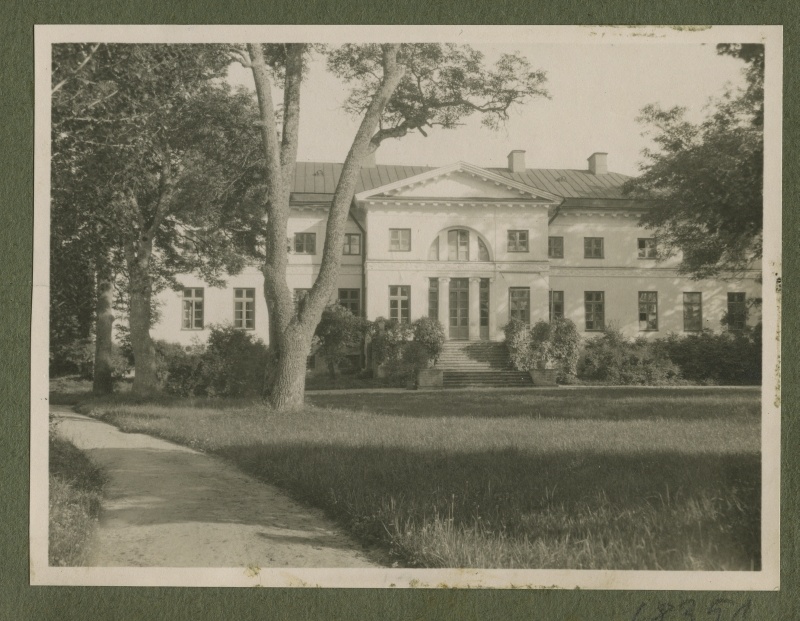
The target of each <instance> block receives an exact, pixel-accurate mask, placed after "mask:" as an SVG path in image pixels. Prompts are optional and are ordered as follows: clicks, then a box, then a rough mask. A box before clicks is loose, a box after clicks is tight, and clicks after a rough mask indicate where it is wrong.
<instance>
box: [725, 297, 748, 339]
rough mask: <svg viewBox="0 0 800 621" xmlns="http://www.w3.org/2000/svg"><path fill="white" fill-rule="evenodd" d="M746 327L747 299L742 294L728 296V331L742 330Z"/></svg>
mask: <svg viewBox="0 0 800 621" xmlns="http://www.w3.org/2000/svg"><path fill="white" fill-rule="evenodd" d="M746 325H747V298H746V296H745V294H744V293H729V294H728V329H729V330H744V327H745V326H746Z"/></svg>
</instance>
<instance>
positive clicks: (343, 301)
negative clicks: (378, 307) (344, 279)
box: [336, 287, 361, 317]
mask: <svg viewBox="0 0 800 621" xmlns="http://www.w3.org/2000/svg"><path fill="white" fill-rule="evenodd" d="M342 292H347V297H346V298H345V297H342ZM353 292H355V293H356V294H357V295H356V296H355V298H353V296H352V295H351V294H352V293H353ZM336 295H337V297H336V302H337V303H338V304H339V306H343V307H344V308H346V309H347V310H349V311H350V312H351V313H352V314H353V315H355V316H356V317H361V289H358V288H354V287H342V288H340V289H338V290H337V292H336ZM353 302H357V305H358V306H357V308H356V311H355V312H353V309H352V308H351V306H352V305H353Z"/></svg>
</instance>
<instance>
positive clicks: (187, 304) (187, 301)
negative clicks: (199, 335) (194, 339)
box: [182, 287, 203, 330]
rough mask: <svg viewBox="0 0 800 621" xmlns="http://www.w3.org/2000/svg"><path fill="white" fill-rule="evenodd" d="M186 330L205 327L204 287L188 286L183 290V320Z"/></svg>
mask: <svg viewBox="0 0 800 621" xmlns="http://www.w3.org/2000/svg"><path fill="white" fill-rule="evenodd" d="M182 327H183V329H184V330H202V329H203V288H202V287H186V288H184V290H183V322H182Z"/></svg>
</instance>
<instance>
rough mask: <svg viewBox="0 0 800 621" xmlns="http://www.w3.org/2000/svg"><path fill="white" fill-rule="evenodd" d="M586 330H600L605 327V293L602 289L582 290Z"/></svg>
mask: <svg viewBox="0 0 800 621" xmlns="http://www.w3.org/2000/svg"><path fill="white" fill-rule="evenodd" d="M583 303H584V312H585V314H586V331H587V332H602V331H603V330H604V329H605V325H606V324H605V314H606V309H605V305H606V304H605V294H604V292H603V291H584V292H583Z"/></svg>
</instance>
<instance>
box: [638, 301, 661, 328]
mask: <svg viewBox="0 0 800 621" xmlns="http://www.w3.org/2000/svg"><path fill="white" fill-rule="evenodd" d="M642 296H645V299H642ZM636 299H637V303H638V306H639V315H638V317H639V332H658V291H639V294H638V295H637V297H636ZM642 308H644V311H642ZM653 309H655V311H653ZM642 315H644V316H645V318H644V319H642ZM651 315H655V327H653V326H652V324H651V319H650V318H651ZM643 322H644V325H645V327H642V323H643Z"/></svg>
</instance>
